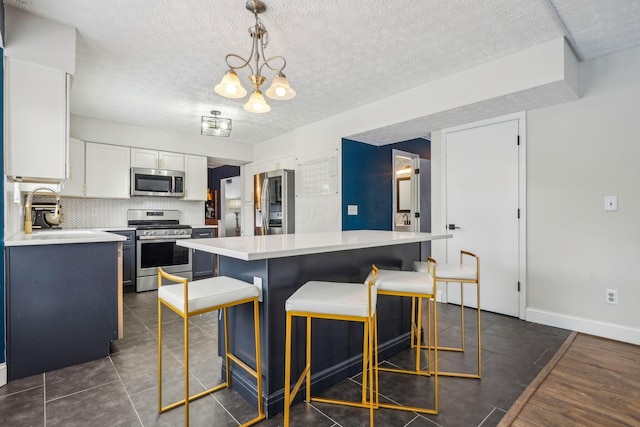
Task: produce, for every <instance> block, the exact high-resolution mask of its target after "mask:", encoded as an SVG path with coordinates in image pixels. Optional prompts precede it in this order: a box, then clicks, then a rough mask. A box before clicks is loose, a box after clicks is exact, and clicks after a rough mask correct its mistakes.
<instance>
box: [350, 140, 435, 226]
mask: <svg viewBox="0 0 640 427" xmlns="http://www.w3.org/2000/svg"><path fill="white" fill-rule="evenodd" d="M394 149H396V150H402V151H406V152H409V153H415V154H417V155H418V156H420V157H421V158H423V159H430V158H431V142H430V141H429V140H426V139H422V138H418V139H412V140H409V141H403V142H398V143H395V144H388V145H383V146H381V147H378V146H375V145H370V144H365V143H362V142H356V141H352V140H349V139H343V140H342V229H343V230H345V231H346V230H391V229H392V221H393V219H392V211H393V201H392V197H393V188H392V183H393V179H392V177H393V163H392V156H393V150H394ZM349 205H358V215H347V212H348V211H347V209H348V206H349Z"/></svg>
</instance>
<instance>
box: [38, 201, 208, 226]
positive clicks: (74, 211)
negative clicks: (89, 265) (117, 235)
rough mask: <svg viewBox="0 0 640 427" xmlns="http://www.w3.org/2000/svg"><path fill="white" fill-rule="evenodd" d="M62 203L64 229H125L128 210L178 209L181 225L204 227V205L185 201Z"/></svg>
mask: <svg viewBox="0 0 640 427" xmlns="http://www.w3.org/2000/svg"><path fill="white" fill-rule="evenodd" d="M49 200H50V199H49ZM60 204H61V206H62V214H63V215H64V222H63V223H62V228H96V227H99V228H102V227H122V226H126V225H127V210H128V209H175V210H179V211H180V212H181V215H180V223H181V224H189V225H202V224H204V203H203V202H199V201H195V202H191V201H184V200H180V199H175V198H171V197H132V198H131V199H86V198H74V197H63V198H62V201H61V202H60Z"/></svg>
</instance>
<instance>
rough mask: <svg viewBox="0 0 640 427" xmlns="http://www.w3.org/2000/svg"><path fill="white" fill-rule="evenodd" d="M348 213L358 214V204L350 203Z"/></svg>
mask: <svg viewBox="0 0 640 427" xmlns="http://www.w3.org/2000/svg"><path fill="white" fill-rule="evenodd" d="M347 215H358V205H349V206H348V207H347Z"/></svg>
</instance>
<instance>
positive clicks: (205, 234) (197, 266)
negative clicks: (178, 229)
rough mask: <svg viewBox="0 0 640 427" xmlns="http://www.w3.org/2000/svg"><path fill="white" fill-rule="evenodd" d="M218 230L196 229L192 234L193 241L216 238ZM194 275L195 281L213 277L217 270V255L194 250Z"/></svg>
mask: <svg viewBox="0 0 640 427" xmlns="http://www.w3.org/2000/svg"><path fill="white" fill-rule="evenodd" d="M216 231H217V229H216V228H194V229H193V230H192V232H191V237H192V238H193V239H207V238H211V237H216ZM193 251H194V252H193V259H192V267H191V269H192V274H193V280H198V279H206V278H207V277H213V274H214V270H215V255H213V254H210V253H208V252H203V251H196V250H193Z"/></svg>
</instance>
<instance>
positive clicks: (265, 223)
mask: <svg viewBox="0 0 640 427" xmlns="http://www.w3.org/2000/svg"><path fill="white" fill-rule="evenodd" d="M269 199H270V197H269V178H265V179H264V181H263V182H262V197H261V198H260V203H261V204H262V206H261V207H262V227H263V228H264V234H269Z"/></svg>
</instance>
